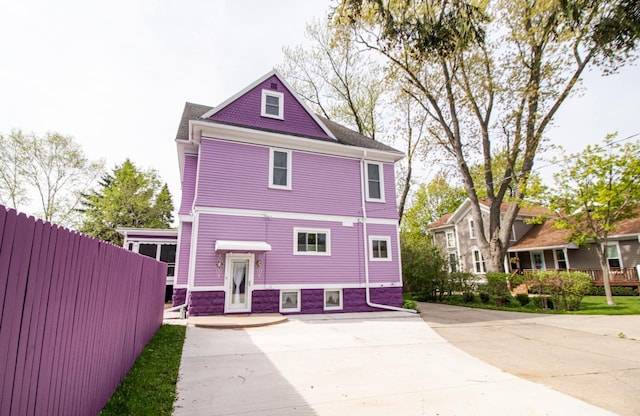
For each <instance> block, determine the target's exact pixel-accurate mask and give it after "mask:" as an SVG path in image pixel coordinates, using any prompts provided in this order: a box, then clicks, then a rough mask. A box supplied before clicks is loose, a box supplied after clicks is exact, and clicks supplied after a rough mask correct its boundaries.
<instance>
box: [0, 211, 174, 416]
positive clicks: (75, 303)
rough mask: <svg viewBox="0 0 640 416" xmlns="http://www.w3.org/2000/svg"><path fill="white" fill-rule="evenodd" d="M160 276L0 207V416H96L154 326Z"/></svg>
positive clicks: (122, 253)
mask: <svg viewBox="0 0 640 416" xmlns="http://www.w3.org/2000/svg"><path fill="white" fill-rule="evenodd" d="M166 268H167V265H166V264H164V263H160V262H158V261H156V260H153V259H150V258H148V257H144V256H141V255H138V254H135V253H131V252H129V251H126V250H124V249H121V248H119V247H116V246H114V245H111V244H109V243H105V242H102V241H99V240H96V239H93V238H89V237H87V236H84V235H82V234H79V233H77V232H74V231H69V230H67V229H64V228H61V227H58V226H56V225H53V224H50V223H45V222H42V221H41V220H35V219H34V218H32V217H27V216H26V215H24V214H17V213H16V211H14V210H7V209H6V208H5V207H4V206H2V205H0V415H53V414H56V415H91V414H94V415H95V414H98V413H99V412H100V410H101V409H102V407H103V406H104V405H105V403H106V402H107V400H109V398H110V397H111V395H112V394H113V392H114V391H115V389H116V388H117V387H118V385H119V384H120V381H121V380H122V379H123V377H124V376H125V375H126V374H127V372H128V371H129V370H130V369H131V367H132V366H133V363H134V362H135V360H136V358H137V357H138V355H139V354H140V352H141V351H142V349H143V347H144V346H145V345H146V344H147V342H148V341H149V340H150V339H151V337H153V335H154V334H155V332H156V331H157V329H158V328H159V327H160V325H161V324H162V310H163V301H164V291H165V278H166V273H167V270H166Z"/></svg>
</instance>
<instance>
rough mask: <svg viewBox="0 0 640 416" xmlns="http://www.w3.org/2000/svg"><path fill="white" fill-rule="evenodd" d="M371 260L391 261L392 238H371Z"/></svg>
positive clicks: (371, 236)
mask: <svg viewBox="0 0 640 416" xmlns="http://www.w3.org/2000/svg"><path fill="white" fill-rule="evenodd" d="M369 259H370V260H371V261H391V237H386V236H385V237H378V236H373V235H370V236H369Z"/></svg>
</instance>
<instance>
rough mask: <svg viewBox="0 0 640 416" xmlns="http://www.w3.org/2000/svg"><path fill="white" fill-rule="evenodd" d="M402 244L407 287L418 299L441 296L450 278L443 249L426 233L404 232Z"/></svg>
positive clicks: (433, 298) (401, 238)
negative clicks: (448, 277)
mask: <svg viewBox="0 0 640 416" xmlns="http://www.w3.org/2000/svg"><path fill="white" fill-rule="evenodd" d="M400 244H401V250H402V276H403V280H404V290H405V291H406V292H411V293H413V294H414V296H415V298H416V300H422V301H424V300H442V298H443V297H444V295H445V293H447V292H448V291H449V286H448V282H449V281H448V279H447V270H446V268H447V262H446V260H445V257H444V255H443V254H442V252H441V251H440V249H439V248H438V247H437V246H436V245H434V244H433V242H432V241H431V239H430V238H429V237H428V236H425V235H424V234H423V233H402V234H401V236H400Z"/></svg>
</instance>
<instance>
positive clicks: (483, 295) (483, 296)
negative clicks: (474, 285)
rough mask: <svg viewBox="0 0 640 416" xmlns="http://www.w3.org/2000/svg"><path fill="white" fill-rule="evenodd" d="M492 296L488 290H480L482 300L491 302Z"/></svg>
mask: <svg viewBox="0 0 640 416" xmlns="http://www.w3.org/2000/svg"><path fill="white" fill-rule="evenodd" d="M490 300H491V296H489V294H488V293H487V292H480V302H482V303H489V301H490Z"/></svg>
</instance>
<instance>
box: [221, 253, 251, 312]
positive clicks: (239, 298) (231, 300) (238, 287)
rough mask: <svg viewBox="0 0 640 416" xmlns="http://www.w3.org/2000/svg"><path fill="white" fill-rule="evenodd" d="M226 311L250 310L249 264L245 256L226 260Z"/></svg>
mask: <svg viewBox="0 0 640 416" xmlns="http://www.w3.org/2000/svg"><path fill="white" fill-rule="evenodd" d="M227 265H228V268H227V296H226V297H227V302H226V303H227V311H228V312H249V311H250V310H251V288H250V284H251V280H252V279H251V276H250V273H251V271H252V270H251V267H250V265H251V263H250V259H249V258H248V257H247V256H244V257H240V258H238V257H228V258H227Z"/></svg>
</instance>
